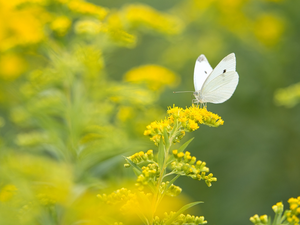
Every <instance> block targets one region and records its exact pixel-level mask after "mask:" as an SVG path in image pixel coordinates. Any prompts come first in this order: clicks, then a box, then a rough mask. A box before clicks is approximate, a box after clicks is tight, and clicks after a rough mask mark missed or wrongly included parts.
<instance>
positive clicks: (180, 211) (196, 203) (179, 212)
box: [166, 201, 203, 225]
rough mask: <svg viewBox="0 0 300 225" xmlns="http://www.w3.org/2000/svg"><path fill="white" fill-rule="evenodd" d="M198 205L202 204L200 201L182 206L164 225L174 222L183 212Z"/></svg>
mask: <svg viewBox="0 0 300 225" xmlns="http://www.w3.org/2000/svg"><path fill="white" fill-rule="evenodd" d="M200 203H203V202H202V201H198V202H192V203H189V204H186V205H185V206H183V207H182V208H181V209H179V210H178V211H177V212H176V213H175V214H174V215H173V216H172V217H171V218H170V219H169V220H168V221H167V222H166V225H170V224H171V223H172V222H173V221H174V220H176V219H177V217H178V216H179V215H180V214H181V213H183V212H184V211H185V210H187V209H189V208H191V207H193V206H195V205H198V204H200Z"/></svg>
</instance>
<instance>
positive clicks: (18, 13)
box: [0, 0, 48, 51]
mask: <svg viewBox="0 0 300 225" xmlns="http://www.w3.org/2000/svg"><path fill="white" fill-rule="evenodd" d="M8 2H10V1H4V0H1V1H0V51H1V50H2V51H3V50H7V49H9V48H12V47H14V46H17V45H28V44H35V43H38V42H40V41H42V40H43V39H44V37H45V36H44V31H43V25H44V23H45V22H46V21H47V20H48V17H47V13H46V12H45V11H44V10H43V9H42V8H40V7H31V8H24V9H18V8H17V7H16V6H17V3H19V2H18V1H17V2H16V1H12V2H10V3H8Z"/></svg>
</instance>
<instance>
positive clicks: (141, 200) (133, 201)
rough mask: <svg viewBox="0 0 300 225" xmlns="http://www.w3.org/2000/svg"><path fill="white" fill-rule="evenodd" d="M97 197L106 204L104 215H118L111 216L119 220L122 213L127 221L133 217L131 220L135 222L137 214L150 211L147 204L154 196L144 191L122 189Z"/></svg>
mask: <svg viewBox="0 0 300 225" xmlns="http://www.w3.org/2000/svg"><path fill="white" fill-rule="evenodd" d="M97 197H98V198H100V200H101V202H102V203H104V205H102V207H104V208H105V210H103V213H106V212H110V213H117V214H118V215H116V214H113V215H111V217H116V219H117V218H118V217H119V216H120V214H119V212H121V214H122V216H125V217H126V218H127V219H129V218H130V217H131V215H132V216H133V217H132V218H131V219H133V220H135V216H136V214H144V213H147V212H148V211H149V208H148V207H149V205H147V206H146V204H147V203H149V199H150V198H151V197H152V194H151V193H145V192H143V191H138V192H134V191H131V190H129V189H127V188H121V189H118V190H116V191H114V192H112V193H111V194H109V195H106V194H102V195H100V194H98V195H97ZM110 207H111V208H110ZM104 208H103V209H104ZM103 217H104V216H103ZM103 217H102V218H103ZM134 224H136V223H134Z"/></svg>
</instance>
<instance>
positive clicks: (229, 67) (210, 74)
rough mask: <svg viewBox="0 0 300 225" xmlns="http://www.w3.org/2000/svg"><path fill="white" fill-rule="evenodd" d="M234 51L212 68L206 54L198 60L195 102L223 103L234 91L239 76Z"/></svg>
mask: <svg viewBox="0 0 300 225" xmlns="http://www.w3.org/2000/svg"><path fill="white" fill-rule="evenodd" d="M235 67H236V59H235V55H234V53H231V54H229V55H228V56H226V57H225V58H224V59H222V60H221V62H220V63H219V64H218V65H217V66H216V67H215V69H212V67H211V66H210V64H209V62H208V61H207V59H206V57H205V56H204V55H200V56H199V57H198V59H197V60H196V64H195V70H194V86H195V92H194V93H193V94H194V96H195V98H196V99H194V100H193V103H197V104H198V103H200V104H206V103H207V102H210V103H215V104H218V103H223V102H225V101H227V100H228V99H229V98H230V97H231V96H232V94H233V93H234V91H235V89H236V87H237V84H238V81H239V76H238V73H237V72H236V70H235Z"/></svg>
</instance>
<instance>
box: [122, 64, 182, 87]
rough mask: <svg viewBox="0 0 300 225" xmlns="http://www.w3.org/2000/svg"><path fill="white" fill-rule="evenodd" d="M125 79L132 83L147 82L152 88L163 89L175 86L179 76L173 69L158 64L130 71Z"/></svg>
mask: <svg viewBox="0 0 300 225" xmlns="http://www.w3.org/2000/svg"><path fill="white" fill-rule="evenodd" d="M124 80H125V81H127V82H131V83H137V84H140V83H145V84H146V85H147V87H148V88H149V89H150V90H155V91H156V90H162V89H163V88H164V87H165V86H170V87H174V86H175V85H176V84H177V83H178V81H179V77H178V76H177V75H176V74H175V73H173V72H172V71H170V70H168V69H166V68H164V67H161V66H157V65H144V66H140V67H136V68H133V69H131V70H130V71H128V72H127V73H126V74H125V76H124Z"/></svg>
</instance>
